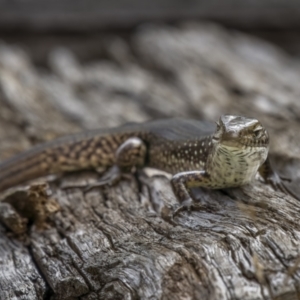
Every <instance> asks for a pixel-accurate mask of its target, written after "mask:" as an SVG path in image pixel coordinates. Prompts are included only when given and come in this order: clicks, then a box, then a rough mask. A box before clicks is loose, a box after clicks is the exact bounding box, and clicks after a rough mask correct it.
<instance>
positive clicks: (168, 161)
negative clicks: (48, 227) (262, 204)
mask: <svg viewBox="0 0 300 300" xmlns="http://www.w3.org/2000/svg"><path fill="white" fill-rule="evenodd" d="M268 148H269V137H268V133H267V131H266V129H265V128H264V127H263V126H262V125H261V124H260V122H259V121H257V120H255V119H249V118H245V117H240V116H229V115H225V116H221V118H220V120H219V122H218V123H217V128H216V126H215V124H213V123H209V122H203V121H196V120H183V119H169V120H158V121H152V122H147V123H142V124H128V125H124V126H121V127H117V128H113V129H107V130H105V129H104V130H95V131H89V132H84V133H80V134H77V135H72V136H67V137H63V138H61V139H58V140H55V141H53V142H50V143H46V144H43V145H41V146H37V147H35V148H33V149H32V150H29V151H26V152H23V153H22V154H19V155H17V156H16V157H13V158H11V159H9V160H8V161H6V162H4V163H2V164H0V191H4V190H6V189H7V188H10V187H13V186H15V185H18V184H21V183H24V182H26V181H28V180H32V179H35V178H37V177H41V176H45V175H49V174H58V173H62V172H69V171H78V170H83V169H96V170H99V169H101V170H108V172H107V174H108V175H104V177H103V179H102V182H105V183H107V182H110V181H113V180H114V179H115V178H118V176H119V175H120V173H121V172H122V171H124V170H128V169H132V168H133V167H144V166H150V167H154V168H157V169H160V170H163V171H166V172H169V173H172V174H173V175H174V177H173V179H172V186H173V189H174V192H175V194H176V195H177V197H178V198H179V199H180V200H181V201H185V200H190V194H189V191H188V190H189V188H192V187H196V186H202V187H207V188H213V189H220V188H229V187H236V186H241V185H244V184H247V183H249V182H251V181H252V180H253V179H254V177H255V174H256V173H257V171H259V172H260V174H261V175H262V176H263V178H264V179H265V180H266V181H267V182H268V183H270V184H272V186H273V187H274V188H275V189H280V190H282V191H284V192H286V193H290V192H289V191H288V190H287V189H286V187H285V186H284V185H283V183H282V182H281V181H280V178H279V176H278V175H277V174H276V173H275V172H274V170H273V169H272V168H271V165H270V163H269V160H268ZM290 194H291V193H290ZM293 196H294V195H293Z"/></svg>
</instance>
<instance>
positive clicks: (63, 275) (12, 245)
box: [0, 24, 300, 299]
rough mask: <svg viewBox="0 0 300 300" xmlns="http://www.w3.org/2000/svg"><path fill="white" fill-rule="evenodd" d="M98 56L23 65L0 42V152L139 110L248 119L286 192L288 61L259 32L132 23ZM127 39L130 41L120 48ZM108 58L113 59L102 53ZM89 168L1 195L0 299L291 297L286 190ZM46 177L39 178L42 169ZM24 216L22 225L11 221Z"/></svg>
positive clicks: (294, 124) (295, 160)
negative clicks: (174, 185) (207, 185)
mask: <svg viewBox="0 0 300 300" xmlns="http://www.w3.org/2000/svg"><path fill="white" fill-rule="evenodd" d="M108 49H110V51H111V52H110V54H109V55H108V56H109V57H110V58H111V59H110V60H104V59H103V60H100V61H98V62H92V63H89V64H79V63H78V62H77V60H76V58H75V57H74V56H72V53H70V52H68V51H67V50H66V49H56V50H54V51H52V52H51V54H50V55H49V66H50V70H48V71H45V70H43V71H42V70H39V69H38V68H35V67H34V66H33V65H32V64H31V62H30V59H29V58H28V57H27V56H26V54H25V53H23V52H22V51H21V50H20V49H18V48H14V47H12V46H8V45H4V44H2V45H1V46H0V107H1V108H0V138H1V143H0V155H1V158H2V159H4V158H6V157H8V156H10V155H12V153H16V152H18V151H19V150H21V149H25V148H29V147H30V145H31V144H33V143H37V142H40V141H45V140H48V139H52V138H53V137H55V136H58V135H61V134H66V133H69V132H74V131H78V130H80V129H89V128H94V127H107V126H113V125H117V124H121V123H124V122H126V121H143V120H146V119H149V118H156V117H170V116H173V115H180V116H185V117H194V118H197V117H201V118H204V117H205V118H206V119H211V120H215V119H217V118H218V116H219V115H220V114H222V113H234V114H243V115H247V116H250V117H256V118H258V119H260V120H261V121H262V122H263V123H264V124H265V125H266V127H267V128H268V129H269V131H270V135H271V139H272V145H271V153H272V156H273V159H274V163H275V164H276V166H277V168H278V170H279V171H281V174H282V175H284V176H286V177H290V178H291V179H292V182H291V183H287V184H288V185H289V186H290V188H291V189H292V190H293V191H294V192H295V193H298V194H299V192H300V187H299V180H300V172H299V171H298V170H299V168H298V166H299V161H300V160H299V159H300V151H299V141H300V132H299V130H297V129H298V127H299V116H300V103H299V101H298V99H297V97H298V95H299V94H300V87H299V84H298V80H299V75H300V67H299V65H298V63H297V62H296V61H295V60H294V59H293V58H290V57H288V56H286V55H285V54H284V53H282V52H281V51H280V50H278V49H277V48H275V47H273V46H272V45H270V44H267V43H266V42H263V41H260V40H257V39H255V38H251V37H248V36H245V35H242V34H239V33H237V32H230V31H225V30H223V29H221V28H218V27H215V26H212V25H205V24H198V25H197V24H186V25H183V26H181V27H179V28H174V27H154V26H153V27H144V28H141V29H140V30H139V31H137V32H136V33H135V34H134V35H133V36H132V39H131V45H130V47H129V45H128V44H127V43H126V42H125V41H123V40H122V39H120V38H116V39H115V41H114V43H112V44H111V46H110V47H108ZM131 49H132V50H131ZM116 62H117V63H116ZM96 179H97V174H95V173H93V172H81V173H76V174H70V175H68V176H66V175H63V176H60V177H58V178H53V177H50V178H45V179H39V180H37V181H35V182H34V184H33V183H32V184H30V187H27V188H24V187H23V188H21V187H20V188H18V189H17V190H15V191H11V192H9V193H8V194H2V195H1V199H2V202H1V206H0V221H1V223H2V224H3V225H1V236H0V262H1V263H0V299H77V298H80V299H133V298H136V299H139V298H141V299H149V298H151V299H169V298H171V297H172V298H173V299H185V298H189V299H297V297H299V283H300V279H299V276H300V273H299V268H298V265H299V257H300V256H299V254H300V253H299V252H300V250H299V249H300V247H299V243H300V225H299V222H298V214H299V212H300V203H299V202H298V201H297V200H295V199H293V198H292V197H290V196H288V195H284V194H282V193H281V192H276V191H274V190H273V189H272V188H271V187H270V186H268V185H266V184H265V183H263V182H262V181H261V180H260V179H259V178H258V179H257V180H256V181H255V182H253V184H251V185H249V186H245V187H243V188H238V189H228V190H225V191H213V190H204V189H196V190H194V191H193V192H194V194H195V198H197V199H198V201H197V202H196V208H195V210H192V211H191V212H181V213H180V214H178V216H176V217H175V218H174V219H172V218H171V217H170V216H171V213H172V211H173V209H174V208H176V207H177V206H178V205H179V203H178V200H177V199H176V198H175V197H174V194H173V192H172V189H171V186H170V183H169V179H168V178H167V177H166V176H165V175H151V174H149V172H148V177H145V176H142V175H140V174H139V175H137V176H132V177H129V178H127V179H123V180H122V181H120V182H119V183H118V184H116V185H115V186H105V187H101V188H100V187H99V188H95V189H92V190H89V191H86V190H85V186H86V185H87V183H90V182H93V181H95V180H96ZM44 181H47V184H46V185H45V184H44V183H43V182H44ZM24 228H25V229H24Z"/></svg>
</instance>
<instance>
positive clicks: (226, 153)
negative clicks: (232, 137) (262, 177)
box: [207, 144, 268, 188]
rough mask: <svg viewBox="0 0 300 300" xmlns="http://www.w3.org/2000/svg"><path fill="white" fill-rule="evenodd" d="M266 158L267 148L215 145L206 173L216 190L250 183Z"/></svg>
mask: <svg viewBox="0 0 300 300" xmlns="http://www.w3.org/2000/svg"><path fill="white" fill-rule="evenodd" d="M267 156H268V147H266V146H260V147H249V146H248V147H245V146H239V147H234V146H227V145H222V144H215V145H214V149H213V151H212V157H211V161H210V162H211V163H210V166H208V169H207V172H208V173H209V175H210V176H211V177H212V178H213V179H214V180H215V181H216V182H217V186H218V188H226V187H228V186H240V185H243V184H247V183H250V182H251V181H252V180H253V179H254V178H255V175H256V173H257V171H258V169H259V167H260V166H261V165H262V164H263V163H264V161H265V160H266V159H267Z"/></svg>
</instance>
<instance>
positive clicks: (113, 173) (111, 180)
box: [84, 166, 122, 192]
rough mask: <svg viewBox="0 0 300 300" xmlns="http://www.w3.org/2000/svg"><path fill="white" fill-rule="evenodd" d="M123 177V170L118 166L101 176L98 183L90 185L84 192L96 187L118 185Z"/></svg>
mask: <svg viewBox="0 0 300 300" xmlns="http://www.w3.org/2000/svg"><path fill="white" fill-rule="evenodd" d="M121 177H122V173H121V170H120V168H119V167H118V166H112V167H111V168H110V169H109V170H108V171H107V172H105V173H104V174H103V176H101V178H100V179H99V180H97V181H96V182H94V183H92V184H89V185H88V186H87V187H86V188H85V189H84V191H85V192H87V191H89V190H91V189H93V188H95V187H100V186H104V185H113V184H116V183H117V182H118V181H119V180H120V179H121Z"/></svg>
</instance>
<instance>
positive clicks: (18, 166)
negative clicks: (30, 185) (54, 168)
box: [0, 153, 48, 192]
mask: <svg viewBox="0 0 300 300" xmlns="http://www.w3.org/2000/svg"><path fill="white" fill-rule="evenodd" d="M43 158H44V156H43V154H42V153H39V154H35V155H26V157H24V155H22V156H20V157H19V156H16V157H13V158H11V159H9V160H7V161H6V162H4V163H2V164H0V192H1V191H4V190H6V189H8V188H10V187H12V186H15V185H18V184H21V183H23V182H25V181H28V180H32V179H35V178H37V177H41V176H45V175H47V174H48V168H47V166H46V164H43V162H42V161H43Z"/></svg>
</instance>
